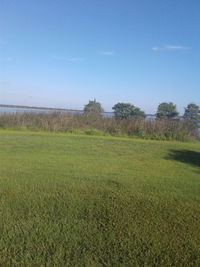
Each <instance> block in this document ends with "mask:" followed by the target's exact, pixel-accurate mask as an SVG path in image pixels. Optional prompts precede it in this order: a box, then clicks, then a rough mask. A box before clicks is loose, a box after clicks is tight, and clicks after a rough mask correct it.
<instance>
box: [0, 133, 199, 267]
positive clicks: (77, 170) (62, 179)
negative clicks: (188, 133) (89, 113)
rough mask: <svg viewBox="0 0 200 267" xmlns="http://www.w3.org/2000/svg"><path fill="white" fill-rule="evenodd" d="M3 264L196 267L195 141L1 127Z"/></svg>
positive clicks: (0, 236) (0, 239)
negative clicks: (31, 130) (96, 135)
mask: <svg viewBox="0 0 200 267" xmlns="http://www.w3.org/2000/svg"><path fill="white" fill-rule="evenodd" d="M0 201H1V202H0V218H1V220H0V266H200V143H198V142H196V143H179V142H161V141H145V140H134V139H126V138H121V139H120V138H116V137H95V136H84V135H82V136H81V135H80V136H78V135H77V136H76V135H65V134H53V133H52V134H49V133H34V132H20V131H19V132H18V131H5V130H4V131H3V130H1V131H0Z"/></svg>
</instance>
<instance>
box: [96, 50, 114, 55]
mask: <svg viewBox="0 0 200 267" xmlns="http://www.w3.org/2000/svg"><path fill="white" fill-rule="evenodd" d="M99 54H100V55H103V56H114V55H115V53H114V52H113V51H100V52H99Z"/></svg>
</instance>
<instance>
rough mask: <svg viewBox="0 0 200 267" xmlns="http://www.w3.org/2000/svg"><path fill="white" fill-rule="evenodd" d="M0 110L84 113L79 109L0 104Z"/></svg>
mask: <svg viewBox="0 0 200 267" xmlns="http://www.w3.org/2000/svg"><path fill="white" fill-rule="evenodd" d="M0 108H19V109H35V110H55V111H56V110H58V111H72V112H83V111H82V110H78V109H65V108H49V107H35V106H21V105H4V104H0Z"/></svg>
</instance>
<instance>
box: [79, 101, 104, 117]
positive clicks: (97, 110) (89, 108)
mask: <svg viewBox="0 0 200 267" xmlns="http://www.w3.org/2000/svg"><path fill="white" fill-rule="evenodd" d="M83 112H84V114H87V115H99V116H101V114H102V112H104V110H103V108H102V106H101V104H100V103H99V102H97V101H96V99H94V100H93V101H91V100H90V101H89V103H88V104H87V105H85V107H84V110H83Z"/></svg>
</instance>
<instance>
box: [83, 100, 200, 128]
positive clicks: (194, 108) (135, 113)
mask: <svg viewBox="0 0 200 267" xmlns="http://www.w3.org/2000/svg"><path fill="white" fill-rule="evenodd" d="M112 109H113V111H114V117H115V118H117V119H145V117H146V114H145V112H144V111H142V110H141V109H140V108H139V107H136V106H134V105H133V104H130V103H122V102H119V103H117V104H115V105H114V106H113V107H112ZM103 112H104V110H103V108H102V105H101V103H99V102H97V101H96V99H94V100H90V101H89V103H88V104H86V105H85V106H84V114H86V115H88V114H90V115H92V114H93V115H94V114H95V115H99V116H101V115H102V113H103ZM155 116H156V119H157V120H163V119H170V120H172V119H173V120H174V119H179V112H178V111H177V108H176V105H175V104H174V103H172V102H163V103H161V104H159V105H158V108H157V112H156V114H155ZM183 119H184V120H185V121H186V122H190V123H192V124H195V125H197V124H198V123H200V107H199V106H198V105H196V104H194V103H190V104H188V105H187V107H186V108H185V112H184V114H183Z"/></svg>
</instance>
